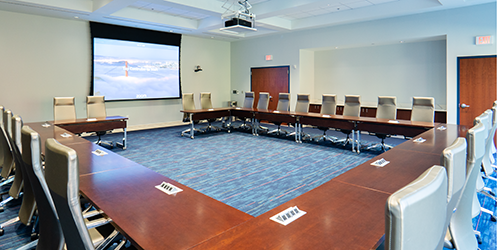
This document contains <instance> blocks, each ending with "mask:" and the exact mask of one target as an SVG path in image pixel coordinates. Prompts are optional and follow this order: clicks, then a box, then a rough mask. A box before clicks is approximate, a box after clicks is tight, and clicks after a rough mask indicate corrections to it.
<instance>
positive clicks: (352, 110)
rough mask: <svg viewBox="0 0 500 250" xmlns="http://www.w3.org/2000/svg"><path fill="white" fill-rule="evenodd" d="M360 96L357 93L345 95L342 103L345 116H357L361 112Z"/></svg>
mask: <svg viewBox="0 0 500 250" xmlns="http://www.w3.org/2000/svg"><path fill="white" fill-rule="evenodd" d="M360 99H361V97H360V96H359V95H346V96H345V103H344V113H343V115H345V116H357V117H359V115H360V113H361V100H360Z"/></svg>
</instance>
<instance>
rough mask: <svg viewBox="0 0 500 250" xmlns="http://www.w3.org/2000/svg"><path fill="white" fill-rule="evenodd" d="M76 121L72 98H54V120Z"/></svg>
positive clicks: (73, 99)
mask: <svg viewBox="0 0 500 250" xmlns="http://www.w3.org/2000/svg"><path fill="white" fill-rule="evenodd" d="M74 119H76V110H75V98H74V97H54V120H55V121H60V120H74Z"/></svg>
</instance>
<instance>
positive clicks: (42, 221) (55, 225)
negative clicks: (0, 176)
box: [21, 126, 64, 250]
mask: <svg viewBox="0 0 500 250" xmlns="http://www.w3.org/2000/svg"><path fill="white" fill-rule="evenodd" d="M21 141H22V145H23V163H24V164H23V167H22V169H24V173H26V174H25V176H27V181H29V182H30V183H31V187H32V189H33V193H34V196H35V200H36V205H37V209H38V215H39V217H38V218H39V222H38V226H39V236H38V244H37V249H54V250H60V249H63V246H64V236H63V232H62V229H61V225H60V224H59V218H58V216H57V212H56V209H55V206H54V202H53V201H52V196H51V195H50V191H49V188H48V186H47V183H46V181H45V176H44V173H43V169H42V163H41V153H42V152H41V142H40V136H39V135H38V133H37V132H35V131H34V130H33V129H31V128H30V127H28V126H23V128H22V131H21Z"/></svg>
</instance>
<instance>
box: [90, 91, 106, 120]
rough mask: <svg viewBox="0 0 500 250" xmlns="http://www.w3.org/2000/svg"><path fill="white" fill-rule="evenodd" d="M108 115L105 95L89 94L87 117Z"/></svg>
mask: <svg viewBox="0 0 500 250" xmlns="http://www.w3.org/2000/svg"><path fill="white" fill-rule="evenodd" d="M97 117H106V104H105V103H104V96H87V118H97Z"/></svg>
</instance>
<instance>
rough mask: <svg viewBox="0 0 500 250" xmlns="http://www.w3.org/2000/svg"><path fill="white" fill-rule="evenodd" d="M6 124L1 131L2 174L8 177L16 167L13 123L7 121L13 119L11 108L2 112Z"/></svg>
mask: <svg viewBox="0 0 500 250" xmlns="http://www.w3.org/2000/svg"><path fill="white" fill-rule="evenodd" d="M2 117H3V121H4V126H3V128H2V129H0V130H1V133H0V150H1V151H2V159H3V160H2V170H1V172H0V176H1V177H2V178H7V177H9V175H10V174H11V172H12V170H13V169H14V155H13V152H12V146H11V144H10V141H11V139H10V138H11V136H10V135H11V134H12V129H11V128H12V123H11V122H6V121H11V120H12V112H11V111H10V110H5V111H4V112H3V114H2Z"/></svg>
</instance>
